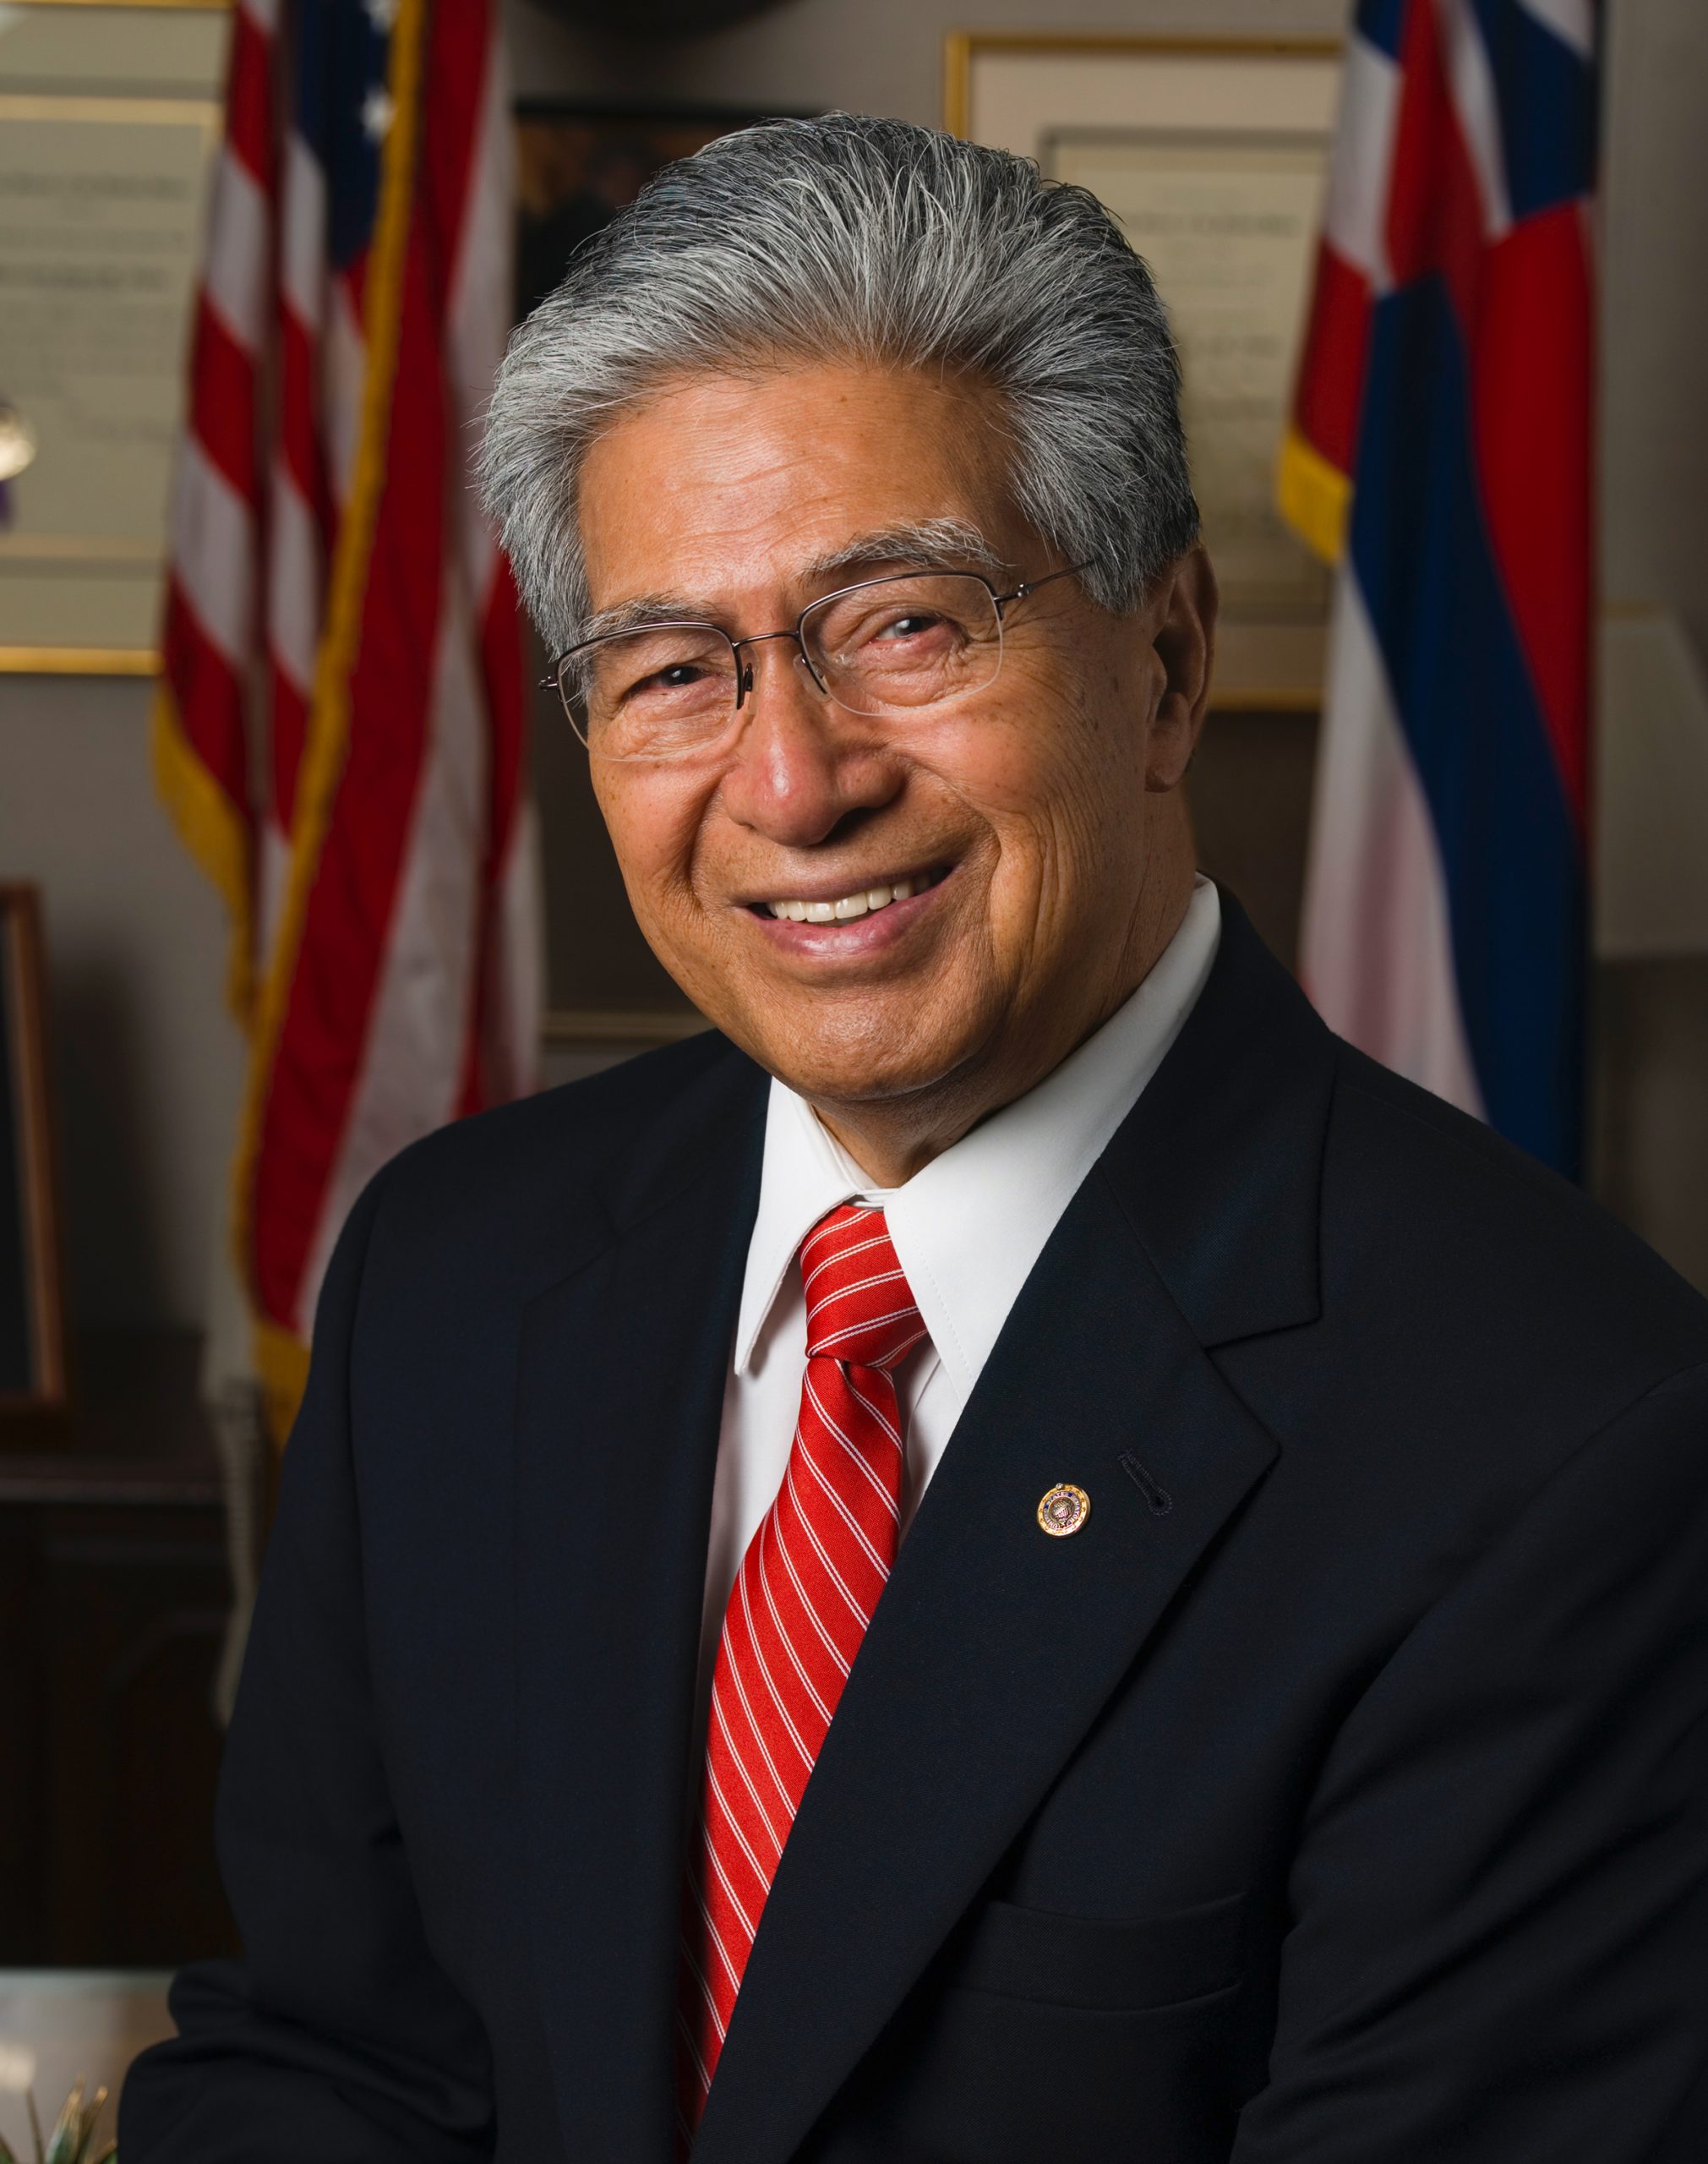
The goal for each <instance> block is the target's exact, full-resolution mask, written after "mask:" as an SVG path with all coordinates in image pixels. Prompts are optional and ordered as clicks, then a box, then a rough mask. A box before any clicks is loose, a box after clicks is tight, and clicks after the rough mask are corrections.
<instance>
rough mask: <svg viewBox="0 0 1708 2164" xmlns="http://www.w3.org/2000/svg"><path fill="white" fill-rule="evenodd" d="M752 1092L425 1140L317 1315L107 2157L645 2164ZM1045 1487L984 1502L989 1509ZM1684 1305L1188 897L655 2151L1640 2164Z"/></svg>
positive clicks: (1676, 2114)
mask: <svg viewBox="0 0 1708 2164" xmlns="http://www.w3.org/2000/svg"><path fill="white" fill-rule="evenodd" d="M765 1102H766V1085H765V1077H764V1076H763V1075H762V1074H761V1073H760V1071H759V1070H758V1069H757V1068H756V1067H754V1066H753V1065H752V1064H751V1063H750V1062H748V1061H747V1060H746V1059H745V1057H743V1056H742V1055H741V1054H740V1053H739V1052H736V1051H734V1049H733V1048H732V1047H731V1046H729V1045H728V1044H727V1043H726V1042H724V1041H723V1040H722V1039H720V1038H718V1037H716V1036H707V1037H703V1038H700V1039H696V1040H695V1041H692V1042H691V1043H689V1044H687V1045H685V1046H680V1047H679V1048H676V1049H674V1050H672V1051H669V1052H664V1053H661V1054H658V1055H656V1056H654V1057H652V1058H649V1059H647V1060H642V1061H641V1062H638V1063H636V1064H634V1065H631V1066H629V1067H625V1068H620V1069H619V1070H617V1071H615V1072H614V1073H611V1074H605V1075H602V1076H600V1077H599V1078H598V1079H595V1080H593V1081H591V1082H586V1083H581V1084H578V1085H576V1086H575V1087H573V1088H571V1089H569V1090H560V1091H558V1092H555V1093H554V1094H552V1095H550V1096H545V1097H543V1098H539V1099H536V1100H534V1101H531V1102H529V1103H527V1104H523V1105H521V1106H517V1107H513V1108H511V1109H510V1110H508V1111H505V1112H499V1113H497V1114H494V1115H490V1116H488V1117H486V1118H481V1119H477V1120H474V1121H472V1122H470V1123H467V1124H466V1125H462V1126H459V1127H456V1128H451V1129H450V1130H448V1131H447V1132H445V1133H443V1134H437V1135H434V1137H432V1138H431V1139H429V1140H428V1141H427V1142H425V1143H423V1145H420V1146H418V1147H417V1148H416V1149H414V1150H411V1151H409V1152H407V1154H406V1155H405V1156H402V1157H401V1158H399V1159H398V1160H397V1161H396V1163H395V1164H393V1165H392V1166H391V1167H390V1169H389V1170H388V1171H387V1172H385V1173H383V1174H382V1175H381V1176H380V1178H379V1180H378V1181H377V1182H376V1183H375V1184H374V1187H373V1188H372V1189H371V1190H370V1191H369V1193H368V1195H367V1196H366V1198H365V1199H363V1202H362V1204H361V1205H360V1206H359V1207H358V1208H357V1210H356V1212H355V1214H354V1216H353V1217H352V1221H351V1223H350V1226H349V1228H348V1230H347V1233H346V1235H345V1238H344V1240H343V1243H342V1245H341V1249H340V1250H339V1254H338V1257H337V1260H336V1264H335V1265H334V1267H333V1270H332V1271H331V1274H330V1278H329V1280H328V1283H327V1287H326V1290H325V1298H324V1300H323V1303H322V1307H321V1311H320V1317H319V1325H318V1329H317V1331H316V1336H315V1344H314V1371H313V1376H312V1380H311V1382H310V1385H309V1391H308V1400H307V1402H306V1404H305V1407H304V1409H303V1415H302V1418H301V1421H300V1423H299V1425H298V1428H297V1434H296V1436H295V1439H294V1440H293V1441H292V1444H291V1445H290V1448H289V1450H288V1451H287V1453H286V1467H285V1473H284V1479H283V1494H282V1499H281V1506H280V1511H279V1516H278V1521H277V1524H276V1529H275V1533H274V1536H273V1540H272V1545H271V1550H270V1555H269V1556H268V1559H267V1567H266V1572H265V1584H264V1587H263V1590H262V1593H261V1598H260V1604H259V1609H258V1612H257V1615H256V1617H255V1623H254V1637H253V1639H252V1641H251V1644H250V1648H249V1653H248V1662H247V1665H246V1668H245V1672H244V1675H243V1689H242V1693H241V1699H240V1703H239V1706H238V1709H237V1718H236V1721H235V1723H234V1725H233V1728H232V1736H231V1742H230V1748H229V1752H228V1756H227V1761H226V1773H225V1779H224V1785H223V1790H222V1795H221V1806H220V1839H221V1854H222V1856H223V1860H224V1869H225V1872H226V1883H227V1884H228V1886H229V1888H230V1891H231V1895H232V1902H233V1904H234V1907H235V1910H236V1912H237V1917H238V1920H239V1922H240V1925H241V1927H242V1931H243V1940H244V1943H245V1946H246V1948H247V1954H246V1959H245V1960H244V1961H243V1964H242V1965H210V1966H205V1967H202V1968H199V1969H193V1970H189V1971H188V1972H187V1973H186V1974H185V1975H183V1977H182V1978H181V1979H180V1981H179V1982H178V1985H177V1991H176V1997H175V2007H176V2011H177V2016H178V2019H179V2021H180V2023H181V2025H182V2030H183V2034H182V2036H181V2037H180V2039H179V2040H178V2041H176V2042H174V2043H172V2044H169V2045H166V2046H165V2047H161V2048H160V2049H158V2050H156V2052H153V2053H151V2054H150V2055H149V2056H148V2057H145V2059H144V2060H142V2061H141V2062H140V2063H139V2066H138V2068H136V2070H135V2072H134V2074H133V2075H132V2077H131V2080H130V2083H129V2085H128V2089H127V2091H126V2095H125V2098H124V2106H123V2122H122V2128H121V2137H122V2139H121V2148H122V2154H123V2160H124V2164H222V2161H223V2160H237V2159H240V2158H241V2159H244V2160H250V2164H270V2160H277V2164H393V2160H396V2164H402V2160H405V2159H408V2160H411V2164H467V2160H471V2159H473V2158H477V2157H486V2156H494V2155H496V2156H499V2157H500V2158H503V2159H505V2160H513V2161H514V2164H523V2160H527V2164H548V2160H552V2159H562V2160H572V2164H631V2160H632V2164H667V2160H668V2159H669V2158H670V2157H671V2156H672V2154H673V2132H672V2094H673V2084H672V2077H671V2058H672V2048H673V2047H672V2017H673V2005H674V1993H675V1987H676V1961H677V1916H678V1899H679V1883H680V1873H681V1863H682V1853H683V1840H684V1818H685V1798H686V1796H687V1795H689V1793H690V1788H691V1785H692V1784H691V1780H690V1767H689V1764H688V1752H689V1735H690V1725H691V1713H692V1705H693V1698H694V1690H695V1669H696V1645H697V1639H698V1634H699V1629H700V1613H701V1588H702V1582H703V1576H704V1570H705V1563H706V1552H707V1513H708V1509H709V1503H710V1496H711V1489H712V1464H713V1458H714V1455H715V1451H716V1446H717V1440H718V1417H719V1407H720V1402H721V1399H722V1396H723V1385H724V1380H725V1373H726V1369H727V1366H728V1358H729V1353H730V1345H731V1340H732V1336H733V1331H734V1320H735V1314H736V1308H737V1303H738V1298H739V1290H740V1283H741V1275H742V1266H743V1261H744V1258H745V1249H746V1245H747V1240H748V1235H749V1230H750V1225H751V1222H752V1218H753V1214H754V1210H755V1206H756V1195H757V1189H758V1180H759V1168H760V1156H761V1137H762V1132H763V1122H764V1114H765ZM1062 1480H1071V1481H1074V1482H1077V1483H1078V1484H1079V1485H1080V1486H1081V1487H1083V1489H1085V1490H1086V1491H1087V1493H1088V1494H1089V1495H1090V1497H1091V1500H1092V1509H1091V1515H1090V1517H1089V1521H1088V1522H1087V1524H1086V1525H1085V1527H1084V1528H1083V1530H1082V1531H1081V1532H1080V1533H1078V1534H1077V1535H1076V1536H1075V1537H1073V1538H1070V1539H1050V1538H1045V1537H1044V1536H1043V1535H1042V1534H1041V1533H1040V1531H1039V1528H1038V1525H1037V1522H1036V1519H1035V1516H1034V1513H1035V1511H1036V1506H1037V1504H1038V1500H1039V1498H1040V1496H1041V1495H1042V1494H1043V1493H1044V1491H1045V1489H1048V1488H1050V1487H1051V1486H1053V1485H1054V1484H1056V1482H1058V1481H1062ZM1705 1715H1708V1309H1705V1307H1704V1305H1703V1303H1701V1302H1700V1300H1699V1299H1698V1298H1696V1296H1695V1295H1694V1293H1693V1292H1690V1291H1689V1290H1688V1289H1687V1288H1686V1287H1684V1286H1683V1284H1682V1283H1681V1282H1680V1281H1678V1279H1677V1278H1676V1277H1675V1276H1673V1275H1672V1273H1671V1272H1670V1271H1667V1269H1666V1268H1665V1267H1664V1266H1663V1265H1662V1264H1661V1263H1660V1262H1659V1261H1657V1260H1656V1258H1655V1257H1654V1256H1653V1255H1652V1254H1650V1253H1649V1252H1647V1250H1646V1249H1644V1248H1643V1247H1641V1246H1640V1244H1639V1243H1637V1242H1635V1241H1634V1240H1633V1239H1631V1238H1629V1237H1628V1236H1627V1235H1626V1234H1625V1233H1623V1232H1621V1231H1620V1230H1619V1229H1618V1227H1615V1226H1614V1225H1613V1223H1611V1222H1610V1221H1608V1220H1607V1218H1606V1217H1605V1216H1602V1214H1601V1213H1600V1212H1599V1211H1597V1210H1596V1209H1594V1208H1593V1207H1592V1206H1591V1205H1590V1204H1588V1203H1587V1202H1585V1200H1584V1199H1582V1198H1581V1197H1580V1195H1579V1194H1576V1193H1574V1191H1572V1190H1570V1189H1568V1188H1567V1187H1565V1186H1563V1184H1561V1183H1559V1182H1558V1181H1557V1180H1555V1179H1554V1178H1552V1177H1551V1176H1549V1175H1548V1174H1547V1173H1545V1172H1542V1171H1540V1170H1538V1169H1537V1168H1536V1167H1535V1166H1534V1165H1533V1164H1531V1162H1529V1161H1527V1160H1525V1159H1524V1158H1522V1157H1520V1156H1518V1155H1517V1154H1515V1153H1514V1151H1513V1150H1510V1149H1508V1148H1507V1147H1505V1146H1504V1145H1503V1144H1501V1143H1500V1142H1498V1140H1496V1139H1493V1138H1492V1136H1490V1135H1489V1134H1487V1133H1486V1132H1484V1131H1483V1130H1482V1128H1478V1127H1477V1126H1476V1125H1474V1124H1473V1123H1471V1122H1470V1121H1468V1120H1465V1119H1463V1118H1460V1117H1459V1116H1458V1115H1457V1114H1455V1113H1454V1112H1449V1111H1448V1110H1446V1109H1444V1108H1443V1107H1442V1106H1441V1105H1440V1104H1438V1102H1436V1101H1434V1100H1433V1099H1432V1098H1430V1097H1427V1096H1424V1095H1422V1094H1421V1093H1420V1092H1419V1091H1417V1090H1414V1089H1411V1088H1410V1087H1408V1086H1407V1085H1405V1084H1402V1083H1400V1082H1399V1081H1396V1080H1395V1079H1393V1078H1392V1077H1391V1076H1390V1075H1389V1074H1385V1073H1384V1072H1383V1071H1382V1070H1380V1069H1378V1068H1376V1067H1374V1066H1372V1065H1371V1064H1370V1063H1368V1062H1367V1061H1366V1060H1364V1059H1363V1058H1361V1057H1359V1056H1358V1055H1357V1054H1356V1053H1355V1052H1351V1051H1349V1050H1348V1049H1347V1047H1346V1046H1345V1045H1343V1044H1341V1043H1340V1042H1339V1041H1337V1040H1335V1039H1334V1037H1333V1036H1330V1035H1329V1032H1328V1031H1327V1030H1325V1029H1323V1026H1322V1025H1320V1023H1318V1020H1317V1019H1315V1018H1314V1016H1313V1015H1312V1013H1311V1011H1310V1009H1309V1008H1307V1005H1306V1003H1305V1002H1304V1001H1303V999H1302V998H1301V996H1300V994H1299V993H1298V992H1297V991H1296V989H1295V987H1294V986H1293V985H1292V983H1291V981H1290V980H1289V979H1288V978H1287V977H1286V976H1285V974H1284V972H1283V971H1282V970H1280V968H1279V967H1278V966H1277V965H1276V964H1275V963H1274V961H1272V960H1271V959H1270V958H1269V955H1268V954H1266V953H1265V952H1264V951H1263V948H1262V947H1261V946H1260V945H1259V943H1258V940H1257V939H1256V937H1255V936H1254V935H1253V933H1252V931H1251V930H1250V927H1249V926H1247V923H1246V921H1245V920H1244V919H1243V918H1242V917H1241V915H1240V914H1239V913H1238V911H1237V910H1236V909H1235V908H1233V907H1232V906H1231V905H1230V906H1229V908H1228V910H1227V916H1226V924H1225V932H1224V936H1223V943H1222V948H1221V951H1220V955H1219V958H1218V960H1217V963H1216V965H1215V968H1214V972H1213V974H1212V976H1211V978H1210V981H1209V985H1208V986H1207V988H1206V990H1205V992H1204V993H1203V997H1202V999H1201V1000H1200V1002H1199V1003H1198V1007H1197V1008H1196V1009H1195V1011H1194V1012H1193V1014H1192V1017H1191V1019H1190V1020H1189V1021H1188V1022H1187V1025H1186V1028H1185V1029H1184V1030H1183V1031H1182V1033H1181V1036H1180V1037H1179V1039H1178V1041H1176V1045H1175V1046H1174V1048H1173V1050H1172V1051H1171V1052H1170V1054H1169V1056H1168V1058H1167V1060H1166V1061H1165V1063H1164V1065H1163V1066H1162V1068H1160V1070H1159V1072H1158V1074H1156V1076H1155V1078H1154V1080H1153V1081H1152V1083H1151V1085H1150V1086H1149V1089H1148V1090H1146V1091H1145V1093H1144V1096H1143V1098H1142V1099H1141V1101H1139V1103H1138V1107H1136V1109H1135V1110H1134V1112H1132V1116H1131V1117H1130V1118H1128V1119H1127V1123H1126V1124H1125V1125H1124V1126H1123V1127H1122V1128H1121V1130H1120V1132H1119V1133H1118V1134H1117V1135H1116V1138H1115V1139H1114V1141H1113V1142H1112V1143H1111V1144H1110V1147H1109V1149H1108V1150H1107V1152H1106V1153H1105V1156H1104V1157H1103V1159H1102V1160H1101V1161H1100V1163H1099V1164H1098V1165H1097V1166H1096V1167H1095V1168H1094V1171H1093V1172H1091V1174H1090V1175H1089V1178H1087V1180H1086V1182H1085V1183H1084V1185H1083V1188H1082V1189H1081V1190H1080V1192H1079V1193H1078V1196H1077V1197H1076V1198H1075V1199H1074V1200H1073V1202H1072V1205H1070V1207H1069V1209H1068V1210H1067V1214H1066V1216H1064V1217H1063V1219H1062V1221H1061V1224H1060V1226H1059V1227H1058V1228H1057V1230H1056V1233H1055V1235H1054V1237H1053V1238H1052V1239H1051V1240H1050V1243H1049V1245H1048V1247H1047V1248H1046V1249H1045V1252H1044V1254H1043V1255H1042V1257H1041V1259H1040V1261H1039V1264H1038V1265H1037V1267H1036V1269H1035V1270H1034V1273H1033V1275H1032V1276H1031V1278H1030V1280H1029V1282H1028V1284H1027V1286H1026V1287H1025V1289H1024V1291H1023V1293H1022V1295H1021V1298H1020V1299H1019V1302H1018V1304H1017V1306H1016V1307H1015V1309H1014V1311H1013V1313H1012V1316H1011V1318H1010V1320H1009V1321H1008V1324H1007V1328H1006V1329H1005V1330H1004V1331H1003V1333H1002V1336H1001V1341H1000V1342H999V1343H998V1345H997V1347H996V1351H995V1353H993V1355H992V1357H991V1359H990V1363H989V1364H988V1366H987V1368H986V1369H985V1373H984V1374H983V1376H982V1378H981V1379H980V1383H979V1385H978V1388H977V1390H976V1391H975V1392H974V1396H973V1398H972V1400H971V1402H969V1406H968V1408H967V1411H966V1413H965V1415H964V1417H963V1419H962V1421H961V1424H960V1426H959V1428H958V1430H957V1432H956V1434H955V1436H954V1438H953V1440H952V1444H951V1445H950V1447H949V1450H948V1452H947V1456H945V1458H944V1460H943V1462H942V1464H941V1468H940V1469H939V1471H938V1473H937V1474H936V1478H935V1479H934V1480H933V1481H932V1484H931V1485H930V1489H929V1490H928V1491H927V1493H926V1495H925V1499H924V1502H923V1504H922V1506H921V1508H920V1511H919V1516H918V1517H917V1519H916V1520H915V1522H914V1526H913V1527H912V1530H911V1531H910V1533H909V1536H908V1538H907V1540H906V1542H905V1543H904V1544H903V1549H902V1551H901V1554H900V1556H899V1558H898V1563H897V1566H896V1570H895V1573H894V1576H893V1577H892V1580H891V1582H890V1584H889V1586H888V1587H887V1591H886V1593H885V1594H884V1597H883V1599H882V1601H881V1604H880V1605H879V1608H878V1610H877V1613H876V1618H875V1620H874V1621H873V1624H872V1626H871V1629H870V1632H869V1634H868V1636H867V1638H866V1641H865V1645H864V1647H863V1648H862V1649H861V1652H860V1653H859V1659H858V1660H857V1662H856V1663H855V1665H854V1672H853V1675H852V1676H851V1678H850V1680H849V1684H848V1686H847V1690H846V1693H845V1695H844V1697H843V1701H842V1703H841V1707H840V1708H839V1710H838V1714H837V1717H836V1720H835V1723H834V1724H833V1725H832V1729H831V1731H830V1735H829V1738H828V1740H827V1743H826V1746H825V1748H824V1751H823V1754H822V1756H821V1758H820V1760H819V1762H818V1765H817V1767H816V1769H815V1772H814V1773H813V1777H812V1779H811V1782H810V1786H809V1787H808V1790H807V1792H806V1795H805V1801H804V1803H803V1805H802V1807H801V1811H800V1815H799V1819H798V1821H797V1822H796V1824H795V1827H794V1833H793V1834H792V1836H791V1839H790V1841H789V1847H788V1849H787V1851H786V1852H785V1854H784V1856H783V1862H782V1865H781V1867H780V1869H779V1872H778V1877H777V1881H776V1884H775V1886H774V1888H773V1890H772V1894H771V1898H770V1901H769V1904H768V1905H767V1908H766V1910H765V1911H764V1916H763V1920H762V1922H761V1927H760V1931H759V1935H758V1939H757V1942H756V1945H755V1948H754V1951H753V1955H752V1959H751V1963H750V1967H749V1969H748V1971H747V1975H746V1981H745V1986H744V1988H743V1991H742V1993H741V1997H740V2000H739V2004H738V2007H737V2010H736V2013H735V2016H734V2022H733V2024H732V2025H731V2029H730V2033H729V2038H728V2045H727V2047H726V2048H725V2051H724V2052H723V2060H722V2063H721V2065H720V2067H719V2069H718V2076H717V2080H716V2083H715V2085H714V2086H713V2089H712V2096H711V2099H710V2102H709V2105H708V2107H707V2115H706V2118H705V2121H704V2124H703V2127H702V2129H701V2137H700V2139H699V2142H698V2145H697V2146H696V2159H697V2160H699V2164H784V2160H786V2159H789V2158H800V2159H810V2160H815V2164H855V2160H862V2164H864V2160H872V2161H873V2164H876V2160H879V2159H882V2160H884V2161H885V2164H925V2161H926V2160H928V2159H929V2160H932V2164H949V2160H954V2161H955V2164H1043V2160H1056V2159H1062V2160H1069V2164H1116V2160H1121V2164H1127V2161H1128V2160H1143V2164H1209V2160H1212V2159H1215V2160H1222V2159H1229V2158H1231V2159H1233V2160H1236V2164H1372V2160H1376V2159H1380V2160H1383V2164H1460V2161H1462V2164H1528V2160H1536V2161H1537V2164H1543V2160H1545V2161H1546V2164H1639V2160H1643V2164H1687V2161H1688V2164H1702V2159H1703V2158H1704V2157H1705V2156H1708V1719H1705Z"/></svg>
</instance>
